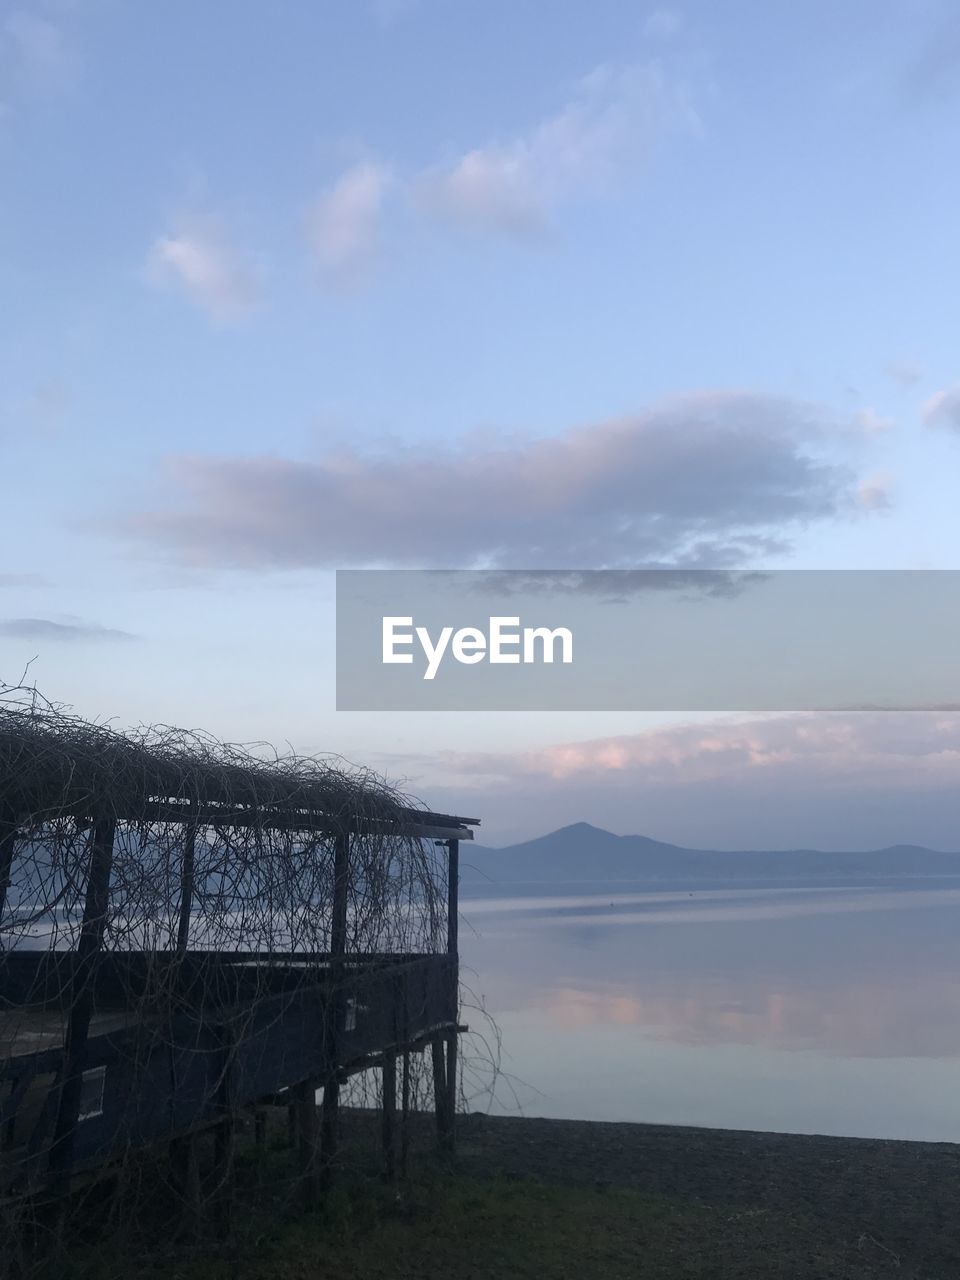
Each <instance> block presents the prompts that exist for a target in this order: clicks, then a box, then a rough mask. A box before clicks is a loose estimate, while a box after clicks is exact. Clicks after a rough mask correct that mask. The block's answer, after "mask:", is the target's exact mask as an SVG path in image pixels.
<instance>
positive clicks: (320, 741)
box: [0, 0, 960, 845]
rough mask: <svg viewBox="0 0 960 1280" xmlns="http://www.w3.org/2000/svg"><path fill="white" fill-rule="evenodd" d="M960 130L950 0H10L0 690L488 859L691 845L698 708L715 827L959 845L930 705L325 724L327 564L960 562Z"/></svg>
mask: <svg viewBox="0 0 960 1280" xmlns="http://www.w3.org/2000/svg"><path fill="white" fill-rule="evenodd" d="M958 138H960V15H958V12H957V8H956V6H955V5H954V4H952V3H949V2H948V0H910V2H909V3H907V2H906V0H872V2H871V3H858V2H854V0H849V2H848V3H844V4H842V5H836V4H827V3H811V4H807V5H802V6H801V5H787V4H770V3H760V2H757V3H747V2H741V0H731V3H729V4H726V5H723V6H720V5H715V4H705V3H701V4H693V3H691V4H685V5H682V6H678V7H658V6H656V5H652V4H651V5H644V4H627V3H623V2H621V3H611V2H604V0H591V3H589V4H587V3H567V4H564V5H562V6H559V5H558V6H546V5H543V4H536V3H533V2H532V0H530V2H528V3H516V2H514V3H500V2H498V0H485V2H484V3H468V2H467V0H463V2H461V3H455V2H454V0H370V2H369V3H367V2H365V0H353V2H352V3H346V2H344V3H333V2H330V3H306V2H305V0H302V2H301V0H291V3H289V4H286V5H284V6H282V7H278V6H268V5H266V4H263V3H254V2H253V0H242V2H237V0H234V2H233V3H226V2H225V0H220V2H216V0H206V2H205V3H204V4H202V5H197V4H187V3H185V0H172V2H171V3H168V4H165V5H162V6H161V5H156V6H145V5H134V4H132V3H129V2H127V3H122V2H121V0H24V2H23V3H19V4H6V3H5V4H2V5H0V156H2V161H3V164H4V169H5V172H6V174H7V183H6V184H5V191H4V198H3V200H2V202H0V272H2V282H3V297H4V302H5V306H4V308H3V313H2V316H0V326H2V341H0V436H2V440H3V447H4V459H5V463H6V474H7V476H8V483H7V485H6V486H5V494H4V501H3V506H2V511H0V521H2V527H3V531H4V539H3V549H4V555H3V563H2V564H0V676H2V678H4V679H6V680H8V681H9V680H14V679H16V678H17V677H18V676H19V674H20V671H21V670H22V668H23V666H24V664H25V663H26V662H27V661H29V660H30V659H31V658H35V661H34V663H33V666H32V667H31V678H32V679H34V680H36V682H37V684H38V685H39V686H40V687H41V688H42V689H43V690H44V691H45V692H46V693H47V694H48V696H51V697H53V698H56V699H60V700H63V701H67V702H70V703H72V704H74V705H75V706H76V707H77V708H78V709H79V710H80V711H81V712H83V713H84V714H87V715H92V716H101V717H104V716H105V717H115V718H116V720H117V722H118V723H120V724H127V723H137V722H140V721H154V720H167V721H175V722H181V723H189V724H203V725H205V726H207V727H209V728H210V729H212V730H214V731H216V732H219V733H221V734H223V735H225V736H228V737H231V738H234V739H251V738H269V739H271V740H273V741H278V742H281V743H282V742H284V741H290V742H292V743H294V744H295V745H296V746H297V747H299V748H301V749H303V750H310V751H316V750H336V751H342V752H344V753H345V754H347V755H348V756H350V757H353V758H357V759H362V760H370V761H372V762H373V763H374V764H377V765H378V766H379V767H382V768H384V769H386V770H387V771H389V772H390V773H391V774H393V775H394V776H400V777H405V778H409V779H410V783H411V785H412V786H413V787H414V788H415V789H416V790H418V791H420V792H421V793H423V794H424V795H425V796H426V797H427V798H428V799H430V800H432V801H436V802H438V803H439V801H440V800H442V801H443V802H444V803H447V804H451V805H453V804H454V803H456V804H457V805H459V807H461V808H467V809H470V808H477V809H479V810H480V811H481V812H482V813H483V815H484V816H485V817H488V822H487V824H486V825H487V826H489V828H490V830H491V833H492V834H495V835H498V836H499V837H500V838H504V839H505V838H508V837H510V836H513V835H517V834H523V833H533V832H534V831H536V830H540V829H543V828H544V827H548V826H552V825H558V824H559V820H568V819H569V820H572V819H573V818H579V817H589V818H591V820H594V821H598V822H603V821H604V820H606V821H607V822H608V825H610V826H612V827H615V828H617V829H622V830H627V829H644V830H648V829H651V823H653V824H654V826H655V827H656V829H655V830H651V834H657V835H660V836H663V837H666V838H670V837H674V838H676V839H678V840H681V839H688V840H690V841H691V842H693V841H694V840H699V841H700V842H701V843H703V842H705V841H706V840H707V839H708V837H709V834H710V833H709V829H708V827H707V825H706V820H705V819H697V820H694V818H692V817H691V799H690V798H691V797H695V796H696V795H698V794H701V793H700V792H698V791H697V788H698V787H699V788H701V789H703V788H708V790H709V787H708V782H707V781H706V780H705V778H704V776H703V774H702V769H700V766H699V765H698V764H696V761H697V760H701V758H702V756H703V750H702V749H701V750H700V754H699V755H698V754H697V753H696V751H695V752H694V753H693V755H692V756H691V755H690V750H691V748H690V747H689V743H690V741H691V739H690V734H693V735H694V738H693V740H695V741H697V742H699V743H700V744H701V748H702V744H703V742H704V741H705V740H706V739H707V738H709V735H711V734H713V733H714V732H715V731H722V732H723V733H727V734H732V735H733V737H734V739H735V742H736V746H735V747H730V750H729V751H723V752H719V753H718V752H717V751H716V749H715V747H714V748H711V749H710V758H711V759H712V761H713V762H714V765H716V762H717V760H718V759H719V758H720V757H721V756H722V757H723V758H724V759H725V760H727V761H728V764H727V766H725V767H726V769H727V771H726V772H725V773H723V774H722V777H721V778H720V780H719V781H717V779H716V778H715V776H714V774H713V773H711V779H712V780H711V781H710V782H709V786H716V787H717V788H718V789H719V790H721V791H722V792H723V795H724V797H725V799H724V801H723V805H722V818H718V821H722V829H721V830H719V831H718V832H717V833H716V834H715V835H714V837H713V838H714V840H715V842H716V843H720V844H737V843H741V844H742V843H753V844H756V843H759V842H761V841H763V840H768V841H769V840H772V841H774V842H775V843H780V844H782V843H791V842H793V840H794V837H795V838H796V840H798V841H800V842H809V843H820V844H830V843H834V844H837V845H857V844H862V843H886V842H889V841H888V840H887V839H885V836H887V835H888V836H889V840H894V839H916V840H920V839H925V840H928V841H930V842H932V843H940V844H941V845H948V844H950V843H951V841H952V842H953V843H954V844H956V843H957V841H956V839H955V838H954V837H952V835H951V833H952V831H953V829H954V828H955V826H956V819H957V817H960V812H958V811H957V809H956V807H955V806H954V805H953V802H952V801H951V800H950V795H951V794H952V792H954V791H956V789H957V788H956V783H957V781H958V779H957V778H956V776H955V775H953V774H951V773H950V768H951V767H952V761H953V755H954V753H955V752H957V751H960V727H958V726H957V725H955V724H953V723H952V722H951V723H950V724H949V725H946V726H945V725H944V724H943V723H940V722H937V723H935V724H934V723H931V722H929V720H928V721H926V722H924V724H925V727H924V732H923V733H921V732H920V731H919V728H918V725H919V721H918V720H917V718H916V717H914V718H913V720H911V721H910V727H909V729H906V728H905V729H904V732H903V733H902V734H900V735H899V736H897V735H894V736H893V738H891V736H890V726H889V724H888V725H886V726H885V727H880V728H878V729H877V730H876V732H867V730H866V722H865V721H863V720H860V721H858V722H857V723H856V725H854V726H847V729H846V732H845V733H839V732H837V726H836V724H835V723H834V725H833V727H832V728H831V727H829V726H824V725H823V724H820V723H818V724H817V725H815V726H808V728H807V730H806V732H805V734H801V735H800V739H802V741H803V743H804V744H805V745H804V746H803V749H802V750H801V749H800V748H798V746H797V742H798V737H797V723H796V721H795V720H786V721H777V722H773V723H768V722H763V723H762V724H756V725H749V726H748V727H747V728H744V727H743V724H742V722H739V721H738V722H730V723H727V722H724V724H723V725H722V726H721V727H720V730H715V729H714V728H713V727H712V726H713V722H711V721H706V720H704V722H703V723H702V724H701V725H699V726H698V725H693V726H691V725H690V723H689V721H690V717H684V718H683V721H682V723H679V718H678V717H659V718H657V719H656V720H654V719H653V718H652V717H639V716H636V715H633V716H627V715H622V716H616V715H611V714H606V715H602V716H601V715H597V716H593V717H587V716H573V715H561V714H559V713H555V714H553V715H544V716H532V715H523V716H520V715H513V716H494V715H489V716H482V715H474V716H470V717H460V718H456V717H450V716H425V715H424V716H420V717H406V718H404V717H400V716H382V717H377V716H373V715H359V714H357V715H347V714H341V715H339V716H338V715H337V714H336V713H335V712H334V711H333V709H332V706H333V678H332V657H333V641H332V570H333V569H334V568H336V567H338V566H342V567H353V566H356V565H364V564H370V563H376V564H385V565H393V564H397V565H400V566H415V565H420V564H433V563H440V564H455V565H463V566H464V567H466V566H468V565H471V564H478V563H497V564H504V565H507V566H513V567H527V566H528V565H529V564H534V563H536V564H545V563H549V564H554V565H557V566H558V567H562V566H563V565H564V564H576V565H578V566H583V567H592V566H598V567H599V566H607V565H612V566H623V565H633V564H646V563H698V564H716V565H721V564H730V563H734V562H736V563H744V564H751V565H752V564H763V565H777V566H790V565H795V566H798V567H799V566H803V567H807V566H810V567H836V568H851V567H891V568H902V567H906V568H910V567H933V568H953V567H957V565H956V556H955V552H954V548H955V546H956V535H957V532H958V529H957V525H958V518H957V515H956V501H955V496H954V495H955V490H956V476H957V467H958V461H960V392H958V390H957V388H958V386H960V352H958V347H957V326H956V324H955V323H954V320H953V312H954V310H955V307H954V305H953V299H954V297H955V294H956V285H957V278H958V272H960V248H958V245H960V241H958V238H957V234H956V211H957V204H958V201H957V196H958V194H960V192H958V187H960V180H958V178H957V176H956V175H957V173H958V172H960V165H958V155H957V152H958V149H960V147H958V142H957V139H958ZM518 477H519V479H518ZM527 495H529V509H527V503H526V502H525V498H526V496H527ZM627 526H629V527H630V528H631V529H632V530H633V531H634V532H633V534H632V535H631V536H630V537H629V538H620V537H617V536H613V535H612V533H611V530H612V529H615V528H623V527H627ZM117 633H126V635H124V634H117ZM128 637H129V638H128ZM671 734H673V735H677V734H680V735H686V736H685V737H683V742H684V743H685V744H686V745H685V746H684V747H683V748H682V749H680V748H679V747H678V739H677V738H676V737H675V736H674V737H670V735H671ZM697 734H700V735H701V736H700V738H697ZM612 740H616V741H618V742H622V741H624V740H629V744H630V747H629V750H626V751H625V754H624V752H622V751H621V752H619V754H618V752H617V751H614V752H613V753H612V754H613V756H614V757H615V758H616V759H618V760H620V761H621V763H620V764H618V765H617V767H616V769H615V770H614V771H612V773H611V770H610V769H609V768H606V769H605V768H601V767H600V766H598V765H597V764H596V761H597V760H598V759H602V760H608V759H609V758H611V752H610V751H608V750H607V751H605V749H604V748H602V747H601V748H597V749H595V750H594V749H587V748H584V749H583V750H581V751H580V754H579V756H578V757H577V758H578V759H580V758H582V759H583V760H586V761H593V762H594V763H593V764H587V765H585V766H584V768H583V770H582V771H581V772H579V773H578V774H576V776H572V777H571V776H569V775H565V776H563V777H562V778H561V777H559V775H558V774H557V771H556V769H555V768H554V767H553V766H552V765H551V764H550V763H549V760H550V759H551V757H548V756H545V755H544V753H545V752H546V753H549V752H550V751H551V750H554V749H556V748H557V747H559V746H562V745H564V744H571V743H574V744H582V743H586V744H589V743H594V744H596V743H601V744H603V743H609V742H610V741H612ZM878 741H879V742H880V743H881V744H886V745H883V746H882V747H881V748H877V746H876V744H877V742H878ZM757 742H762V744H763V746H762V750H761V752H760V758H761V759H762V761H763V762H764V763H763V765H762V766H758V765H757V763H756V761H757ZM838 743H842V744H844V745H842V746H838V745H837V744H838ZM903 743H907V744H909V746H908V749H907V750H906V753H905V754H904V751H903V750H901V746H902V744H903ZM745 744H746V745H745ZM811 744H814V745H813V746H811ZM728 745H729V744H728ZM477 752H482V753H485V755H484V759H485V761H486V764H485V766H484V767H485V768H488V767H489V768H493V769H494V772H493V773H492V774H485V775H484V779H485V780H484V781H483V783H482V785H481V784H480V783H479V782H478V781H477V767H476V766H477V759H476V753H477ZM651 752H653V756H651ZM837 752H840V753H841V756H842V759H840V758H839V757H838V755H837ZM843 752H846V754H845V755H843V754H842V753H843ZM564 758H565V759H569V758H570V753H569V752H567V754H566V756H565V757H564ZM681 758H682V759H683V760H685V761H686V762H687V763H686V764H684V765H683V766H682V767H680V766H677V768H679V772H676V770H674V772H672V773H671V774H670V778H669V779H668V780H664V779H663V778H660V775H659V774H658V772H657V767H659V764H662V762H663V761H664V759H674V760H676V759H681ZM545 760H546V761H547V763H544V761H545ZM651 760H655V761H656V762H658V764H657V767H653V765H652V764H651ZM774 760H775V761H776V762H777V764H776V767H775V768H774V767H772V765H771V761H774ZM494 761H495V762H496V763H495V765H494V764H493V763H491V762H494ZM622 761H626V762H627V763H626V764H624V763H622ZM698 770H699V772H698ZM945 771H946V772H945ZM838 772H839V773H840V774H841V775H842V776H843V777H845V778H847V779H848V780H849V785H848V788H847V790H846V791H844V790H842V789H841V790H839V791H836V784H833V783H832V784H831V786H832V787H833V791H836V795H835V796H834V799H833V800H831V802H830V804H820V805H818V806H815V808H816V814H817V815H819V816H816V815H812V814H811V812H810V810H811V805H810V796H811V795H814V794H816V795H821V792H819V791H818V790H817V788H818V787H819V786H820V781H821V780H822V777H823V776H829V777H831V778H836V777H837V775H838ZM774 775H776V776H774ZM854 775H855V778H854ZM894 776H895V780H896V781H895V785H894V782H893V780H892V779H893V778H894ZM518 777H523V778H525V779H527V781H526V782H525V783H524V784H523V786H522V787H520V785H519V784H518V783H517V781H516V779H517V778H518ZM657 778H660V781H656V779H657ZM651 779H653V781H651ZM878 788H879V789H880V790H882V792H883V794H884V796H886V797H898V798H899V801H900V802H901V803H899V804H898V805H895V804H894V800H893V799H892V798H890V799H887V800H885V801H884V804H886V805H887V806H888V810H889V811H888V810H887V809H884V807H883V805H881V807H880V810H879V811H877V813H876V816H875V817H874V818H868V817H866V816H865V815H866V814H867V813H872V812H874V808H875V806H874V805H873V801H874V800H875V799H876V797H877V793H878ZM833 791H832V792H831V794H833ZM702 794H703V795H706V794H707V792H706V791H703V792H702ZM932 796H935V799H932V798H931V797H932ZM726 797H730V798H729V799H727V798H726ZM641 798H642V800H643V803H641ZM764 805H766V806H767V808H768V809H769V816H768V817H763V818H761V817H758V815H762V814H763V813H765V812H766V810H765V808H764ZM791 806H792V807H791ZM697 807H698V806H697V805H696V804H694V805H693V808H694V809H697ZM701 808H702V806H701ZM787 815H790V816H789V826H790V830H789V832H788V831H786V829H785V825H784V824H786V823H787ZM554 816H555V817H556V818H557V819H558V821H553V818H554ZM778 821H779V822H780V826H779V827H778V825H777V823H778ZM778 830H783V834H782V837H781V838H780V839H776V835H777V832H778Z"/></svg>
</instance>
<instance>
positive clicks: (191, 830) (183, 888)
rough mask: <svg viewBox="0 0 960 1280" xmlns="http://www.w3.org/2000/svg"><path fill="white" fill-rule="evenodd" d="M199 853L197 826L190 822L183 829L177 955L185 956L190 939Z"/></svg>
mask: <svg viewBox="0 0 960 1280" xmlns="http://www.w3.org/2000/svg"><path fill="white" fill-rule="evenodd" d="M196 851H197V824H196V823H195V822H188V823H186V825H185V826H184V828H183V862H182V864H181V867H180V920H179V923H178V925H177V954H178V955H181V956H182V955H183V953H184V952H185V951H186V949H187V942H188V940H189V937H190V912H191V911H192V910H193V867H194V861H195V859H196Z"/></svg>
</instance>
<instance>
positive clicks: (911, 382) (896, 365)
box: [884, 360, 923, 387]
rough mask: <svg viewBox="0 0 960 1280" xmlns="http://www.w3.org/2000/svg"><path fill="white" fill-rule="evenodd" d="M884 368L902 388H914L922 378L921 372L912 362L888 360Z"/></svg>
mask: <svg viewBox="0 0 960 1280" xmlns="http://www.w3.org/2000/svg"><path fill="white" fill-rule="evenodd" d="M884 368H885V369H886V371H887V373H888V374H889V375H890V377H891V378H893V380H894V382H899V383H900V385H901V386H902V387H914V386H916V385H917V383H918V382H919V381H920V380H921V379H922V378H923V370H922V369H921V368H920V366H919V365H918V364H915V363H914V362H913V361H912V360H888V361H887V363H886V364H885V365H884Z"/></svg>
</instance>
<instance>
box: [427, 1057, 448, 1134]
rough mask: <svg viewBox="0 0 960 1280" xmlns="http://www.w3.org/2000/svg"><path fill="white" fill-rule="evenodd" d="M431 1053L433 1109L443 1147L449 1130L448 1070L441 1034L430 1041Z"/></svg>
mask: <svg viewBox="0 0 960 1280" xmlns="http://www.w3.org/2000/svg"><path fill="white" fill-rule="evenodd" d="M430 1054H431V1057H432V1059H433V1110H434V1114H435V1116H436V1121H437V1142H438V1143H439V1145H440V1146H441V1147H443V1146H445V1138H446V1132H447V1070H446V1066H445V1065H444V1061H443V1040H442V1038H441V1037H440V1036H434V1037H433V1039H432V1040H431V1041H430Z"/></svg>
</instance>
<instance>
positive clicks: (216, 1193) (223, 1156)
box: [213, 1115, 236, 1236]
mask: <svg viewBox="0 0 960 1280" xmlns="http://www.w3.org/2000/svg"><path fill="white" fill-rule="evenodd" d="M235 1139H236V1122H235V1120H234V1117H233V1115H227V1116H225V1117H224V1118H223V1119H222V1120H221V1121H220V1122H219V1123H218V1124H217V1125H215V1126H214V1130H213V1198H214V1214H215V1219H216V1228H217V1231H218V1233H219V1234H220V1235H221V1236H225V1235H227V1234H228V1233H229V1231H230V1227H231V1224H232V1222H233V1175H234V1146H235Z"/></svg>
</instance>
